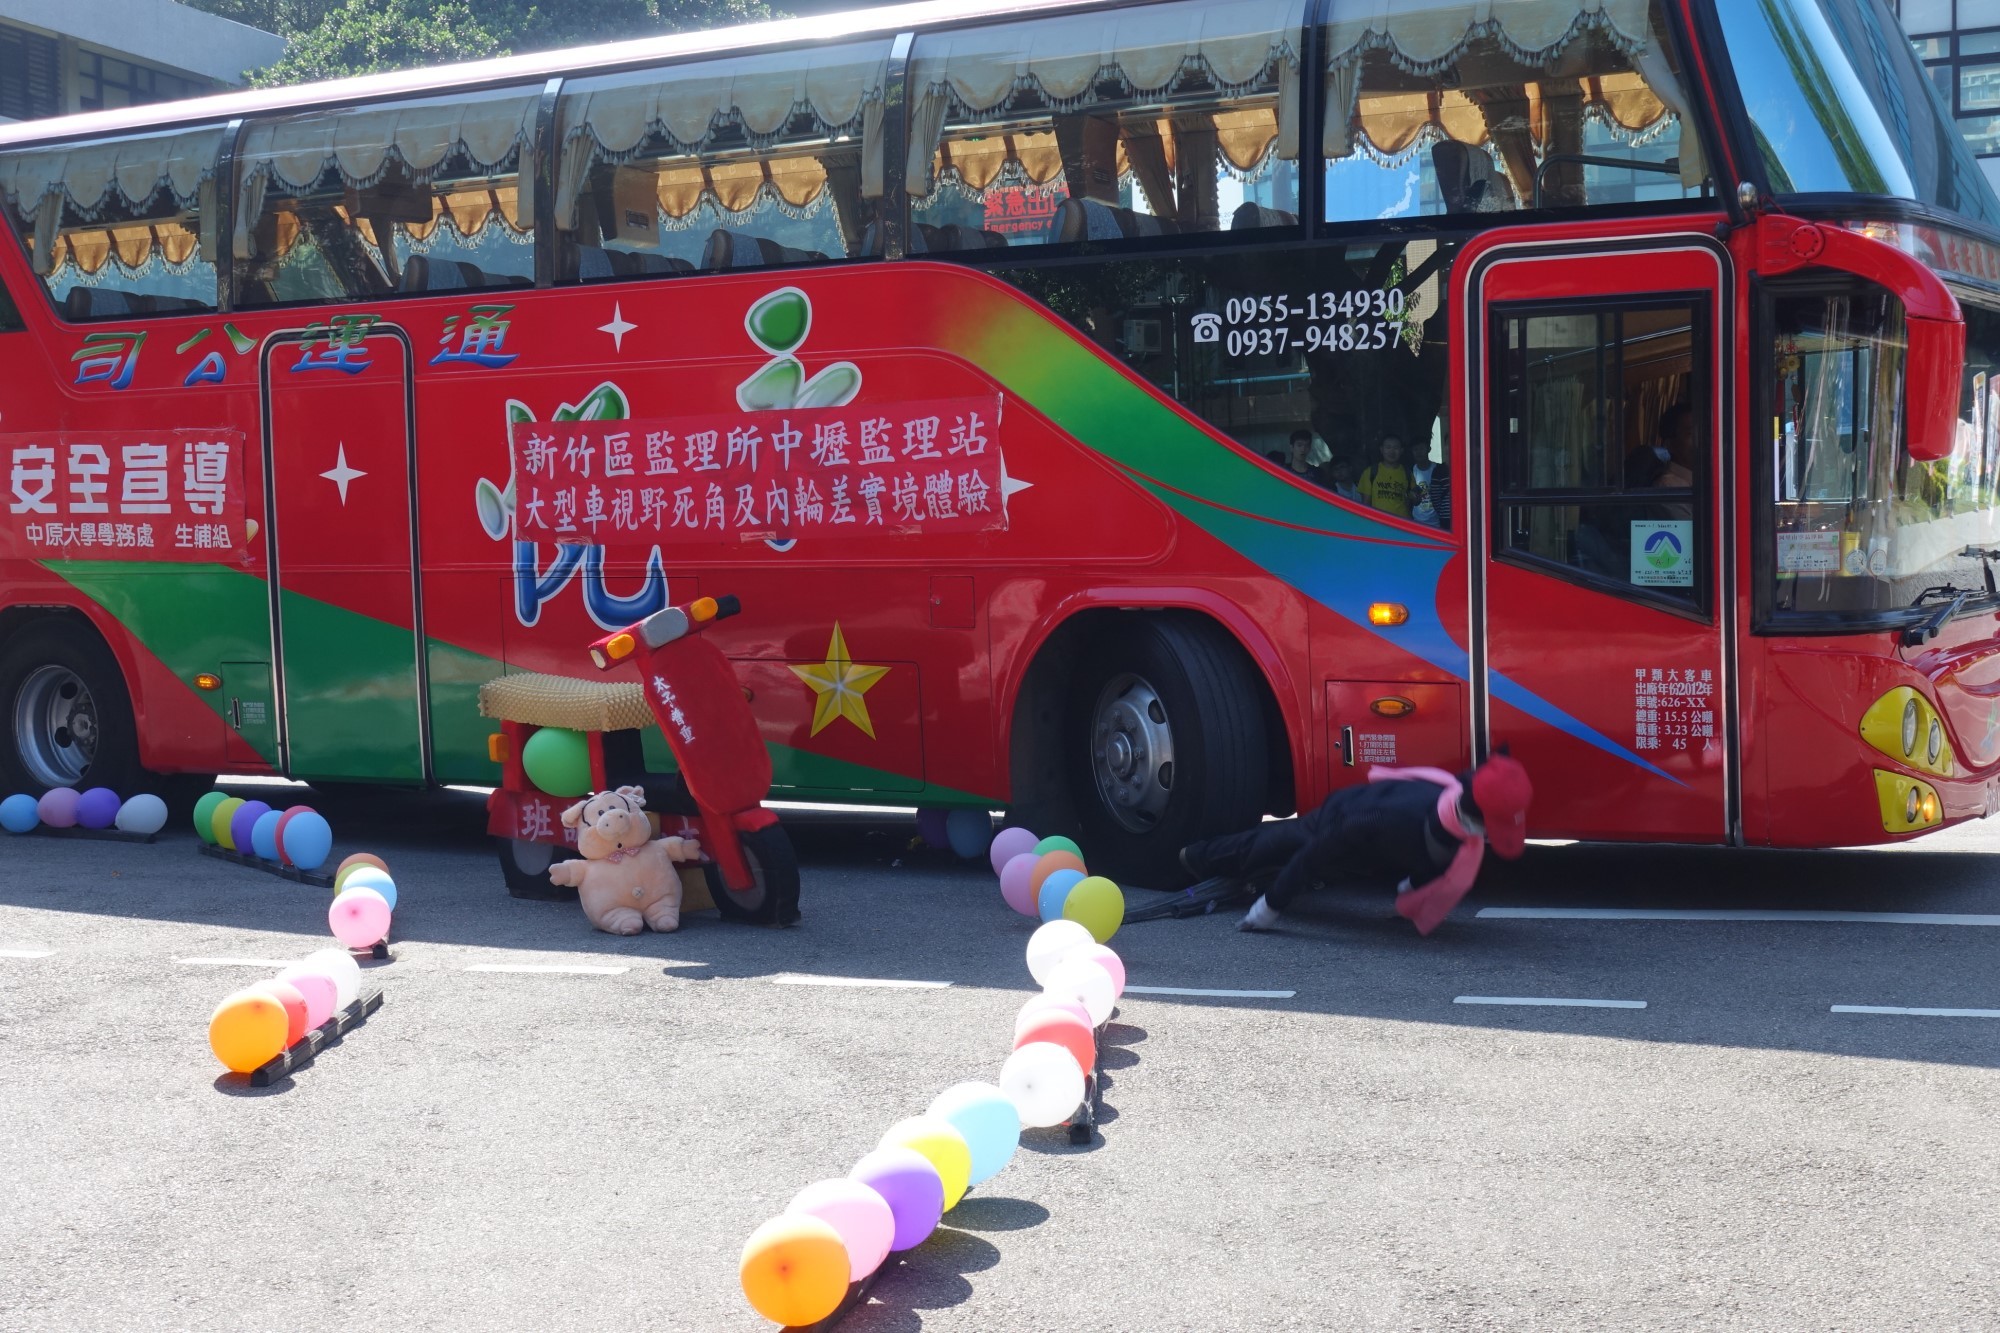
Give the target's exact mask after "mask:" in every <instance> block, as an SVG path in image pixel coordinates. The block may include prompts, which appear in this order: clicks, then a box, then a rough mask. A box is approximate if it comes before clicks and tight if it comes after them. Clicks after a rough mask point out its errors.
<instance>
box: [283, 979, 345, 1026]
mask: <svg viewBox="0 0 2000 1333" xmlns="http://www.w3.org/2000/svg"><path fill="white" fill-rule="evenodd" d="M278 980H280V981H283V982H286V983H287V984H289V985H290V986H291V987H292V989H294V990H296V991H297V992H298V993H299V994H300V995H301V996H302V997H304V999H305V1002H306V1027H307V1028H308V1029H312V1028H316V1027H318V1026H319V1025H320V1024H322V1023H324V1022H326V1020H327V1019H329V1018H332V1017H333V1009H334V1006H335V1005H336V1004H338V1003H339V1001H340V987H339V986H337V985H335V984H334V980H333V978H332V977H330V976H328V975H327V974H326V973H324V972H315V971H313V970H312V969H311V968H309V967H306V966H303V965H295V966H292V967H288V968H286V969H285V970H284V971H282V972H280V973H279V974H278Z"/></svg>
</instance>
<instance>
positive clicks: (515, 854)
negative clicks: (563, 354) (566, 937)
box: [493, 838, 576, 903]
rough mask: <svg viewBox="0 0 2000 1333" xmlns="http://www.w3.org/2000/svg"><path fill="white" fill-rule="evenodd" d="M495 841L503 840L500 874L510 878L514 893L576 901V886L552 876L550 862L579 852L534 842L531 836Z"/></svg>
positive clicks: (501, 840)
mask: <svg viewBox="0 0 2000 1333" xmlns="http://www.w3.org/2000/svg"><path fill="white" fill-rule="evenodd" d="M493 841H494V842H496V843H498V844H499V851H500V877H501V878H502V879H504V880H506V881H507V892H508V893H509V894H510V895H511V896H513V897H516V898H533V899H536V900H538V901H541V902H554V903H560V902H572V903H573V902H575V901H576V890H575V889H571V888H565V887H564V886H562V885H560V884H555V883H552V882H551V881H550V880H549V867H550V866H552V865H554V864H555V863H556V862H557V861H567V860H569V859H571V858H572V857H574V856H575V855H576V853H575V852H574V851H572V850H571V849H570V848H568V847H557V846H555V845H553V844H551V843H546V842H533V841H530V840H529V839H527V838H495V839H494V840H493Z"/></svg>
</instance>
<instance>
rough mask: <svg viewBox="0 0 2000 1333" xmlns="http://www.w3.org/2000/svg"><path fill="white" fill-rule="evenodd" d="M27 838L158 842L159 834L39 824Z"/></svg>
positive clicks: (28, 833)
mask: <svg viewBox="0 0 2000 1333" xmlns="http://www.w3.org/2000/svg"><path fill="white" fill-rule="evenodd" d="M26 836H30V837H42V838H89V839H94V840H96V841H98V842H158V841H159V840H160V835H159V834H157V833H127V832H126V831H125V830H123V829H116V828H84V827H83V826H81V825H78V826H76V827H74V828H50V827H49V826H48V825H47V824H37V825H35V826H34V827H33V828H31V829H29V830H28V832H27V835H26Z"/></svg>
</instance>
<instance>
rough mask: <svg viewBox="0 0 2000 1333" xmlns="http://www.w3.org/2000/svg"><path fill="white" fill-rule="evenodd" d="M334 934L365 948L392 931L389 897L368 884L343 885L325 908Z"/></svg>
mask: <svg viewBox="0 0 2000 1333" xmlns="http://www.w3.org/2000/svg"><path fill="white" fill-rule="evenodd" d="M326 924H327V925H329V926H331V927H333V937H334V938H335V939H337V940H339V941H340V942H341V943H342V944H345V945H346V946H347V947H348V948H350V949H366V948H368V947H369V946H370V945H372V944H374V943H376V942H377V941H378V940H382V939H385V938H387V936H388V934H389V900H388V899H387V898H384V897H383V896H382V895H381V894H379V893H377V892H376V891H375V890H373V889H370V888H366V887H357V888H352V889H343V890H341V892H340V896H339V897H337V898H335V899H334V900H333V906H331V907H329V908H327V909H326Z"/></svg>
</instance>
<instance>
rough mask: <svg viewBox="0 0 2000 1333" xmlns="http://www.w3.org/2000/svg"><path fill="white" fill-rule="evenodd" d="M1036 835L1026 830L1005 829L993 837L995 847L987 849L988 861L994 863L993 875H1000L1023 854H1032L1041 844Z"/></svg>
mask: <svg viewBox="0 0 2000 1333" xmlns="http://www.w3.org/2000/svg"><path fill="white" fill-rule="evenodd" d="M1040 841H1041V839H1040V838H1037V837H1036V836H1035V835H1034V834H1032V833H1030V832H1028V830H1026V829H1024V828H1003V829H1001V830H1000V831H999V832H998V833H996V834H994V835H993V845H992V846H990V847H988V848H987V849H986V855H987V857H988V859H990V860H991V861H992V862H993V873H994V874H996V875H997V874H999V873H1000V872H1001V871H1002V870H1005V869H1006V868H1007V863H1008V862H1009V861H1011V860H1013V859H1014V858H1015V857H1017V856H1019V855H1020V854H1021V853H1022V852H1032V851H1034V850H1035V844H1036V843H1037V842H1040Z"/></svg>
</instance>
